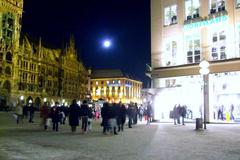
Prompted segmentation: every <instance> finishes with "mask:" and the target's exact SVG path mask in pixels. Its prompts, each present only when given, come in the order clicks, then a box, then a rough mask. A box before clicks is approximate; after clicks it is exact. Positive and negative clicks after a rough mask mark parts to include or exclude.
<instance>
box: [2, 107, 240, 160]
mask: <svg viewBox="0 0 240 160" xmlns="http://www.w3.org/2000/svg"><path fill="white" fill-rule="evenodd" d="M194 128H195V125H194V124H193V123H187V124H186V125H185V126H182V125H177V126H174V125H173V124H170V123H158V124H151V125H149V126H146V125H145V124H138V125H135V126H133V128H131V129H128V128H126V129H125V131H124V132H121V133H119V135H115V136H112V135H103V134H102V133H101V128H100V125H99V122H95V123H94V126H93V130H92V131H91V132H89V133H87V134H81V133H80V129H79V128H78V131H77V133H76V134H72V133H71V132H70V127H69V126H68V125H64V126H63V125H61V126H60V131H59V132H58V133H56V132H53V131H51V130H49V131H43V130H41V128H40V126H39V119H37V120H36V121H35V123H33V124H29V123H27V122H25V121H24V122H23V123H21V124H20V125H16V124H15V122H14V119H13V118H12V116H11V113H2V112H0V159H1V160H46V159H48V160H80V159H81V160H113V159H114V160H145V159H147V160H191V159H194V160H240V124H235V125H232V124H231V125H230V124H209V125H208V126H207V128H208V129H207V130H205V131H195V130H194Z"/></svg>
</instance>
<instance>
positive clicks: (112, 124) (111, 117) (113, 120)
mask: <svg viewBox="0 0 240 160" xmlns="http://www.w3.org/2000/svg"><path fill="white" fill-rule="evenodd" d="M116 105H117V104H116V103H113V104H112V105H111V104H110V105H109V108H108V124H109V130H110V132H111V133H112V134H115V135H117V134H118V133H117V109H118V108H117V106H116Z"/></svg>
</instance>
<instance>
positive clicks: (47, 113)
mask: <svg viewBox="0 0 240 160" xmlns="http://www.w3.org/2000/svg"><path fill="white" fill-rule="evenodd" d="M40 117H41V118H42V124H43V125H44V130H47V127H48V125H47V119H48V118H49V117H50V110H49V107H48V105H47V102H44V104H43V106H42V107H41V108H40Z"/></svg>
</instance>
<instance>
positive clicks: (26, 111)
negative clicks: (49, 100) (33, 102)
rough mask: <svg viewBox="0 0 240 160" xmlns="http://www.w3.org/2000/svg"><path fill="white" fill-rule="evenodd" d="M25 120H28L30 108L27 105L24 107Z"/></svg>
mask: <svg viewBox="0 0 240 160" xmlns="http://www.w3.org/2000/svg"><path fill="white" fill-rule="evenodd" d="M23 118H26V119H27V118H28V106H27V104H26V105H23Z"/></svg>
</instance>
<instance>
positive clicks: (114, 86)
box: [90, 70, 142, 103]
mask: <svg viewBox="0 0 240 160" xmlns="http://www.w3.org/2000/svg"><path fill="white" fill-rule="evenodd" d="M141 89H142V82H140V81H137V80H134V79H133V78H130V77H129V75H126V74H124V73H123V72H122V71H121V70H93V71H92V73H91V80H90V91H91V96H92V99H93V100H98V99H105V100H107V101H109V102H119V101H121V102H122V103H130V102H135V103H141Z"/></svg>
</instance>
